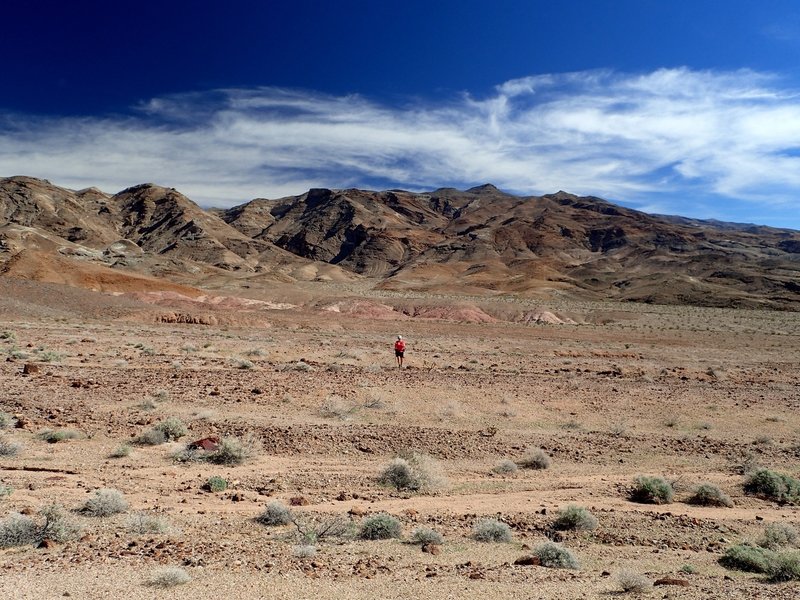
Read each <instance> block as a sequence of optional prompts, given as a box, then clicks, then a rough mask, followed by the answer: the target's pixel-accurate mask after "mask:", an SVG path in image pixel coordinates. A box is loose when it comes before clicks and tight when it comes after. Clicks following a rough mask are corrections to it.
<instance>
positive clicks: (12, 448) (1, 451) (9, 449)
mask: <svg viewBox="0 0 800 600" xmlns="http://www.w3.org/2000/svg"><path fill="white" fill-rule="evenodd" d="M21 451H22V444H18V443H17V442H12V441H11V440H9V439H7V438H5V437H3V436H0V456H2V457H3V458H12V457H14V456H17V455H18V454H19V453H20V452H21Z"/></svg>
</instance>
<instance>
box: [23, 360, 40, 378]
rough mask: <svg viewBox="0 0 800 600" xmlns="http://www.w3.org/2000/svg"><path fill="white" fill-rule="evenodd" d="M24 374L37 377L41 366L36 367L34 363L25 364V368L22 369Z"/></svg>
mask: <svg viewBox="0 0 800 600" xmlns="http://www.w3.org/2000/svg"><path fill="white" fill-rule="evenodd" d="M22 372H23V373H24V374H25V375H35V374H36V373H38V372H39V365H34V364H33V363H25V366H24V367H22Z"/></svg>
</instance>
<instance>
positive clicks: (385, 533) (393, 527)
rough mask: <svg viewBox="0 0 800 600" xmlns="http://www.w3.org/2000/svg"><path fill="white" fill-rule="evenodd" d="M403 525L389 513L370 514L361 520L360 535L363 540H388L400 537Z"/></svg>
mask: <svg viewBox="0 0 800 600" xmlns="http://www.w3.org/2000/svg"><path fill="white" fill-rule="evenodd" d="M402 531H403V526H402V525H401V524H400V521H398V520H397V519H396V518H395V517H393V516H392V515H390V514H388V513H378V514H376V515H370V516H369V517H366V518H365V519H364V520H363V521H362V522H361V527H360V528H359V530H358V537H360V538H361V539H362V540H388V539H392V538H399V537H400V535H401V533H402Z"/></svg>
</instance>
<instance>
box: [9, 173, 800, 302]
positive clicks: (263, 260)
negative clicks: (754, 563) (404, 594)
mask: <svg viewBox="0 0 800 600" xmlns="http://www.w3.org/2000/svg"><path fill="white" fill-rule="evenodd" d="M0 219H1V220H0V271H2V272H3V273H4V274H5V275H6V276H16V277H27V278H34V279H35V278H37V277H39V278H46V277H48V275H47V274H46V271H47V270H46V269H45V270H44V271H43V270H42V269H38V268H37V267H36V265H37V264H39V263H42V262H47V260H50V259H48V257H50V258H51V259H52V258H53V257H54V258H55V259H57V260H58V261H59V267H58V269H56V270H57V271H59V272H62V273H63V272H64V271H69V270H70V269H73V270H75V271H78V272H80V271H81V270H82V269H83V270H85V269H87V268H92V269H100V270H103V269H106V270H109V271H110V272H112V273H114V274H116V275H121V274H130V275H131V276H134V275H135V276H137V277H141V276H144V277H152V278H156V279H167V280H169V281H171V282H173V283H176V284H190V285H198V286H204V285H205V286H208V285H210V284H213V286H216V287H219V288H223V287H225V285H226V281H233V280H236V281H237V282H239V283H241V282H242V281H257V280H258V281H281V282H288V283H291V282H292V281H311V280H321V281H348V280H354V279H363V278H367V279H368V280H369V281H370V282H371V283H372V284H373V285H374V286H375V287H377V288H381V289H386V290H396V291H427V292H436V293H468V294H488V295H496V294H520V295H524V296H527V297H541V298H546V297H552V296H558V297H566V298H574V299H587V300H602V299H607V300H622V301H636V302H649V303H663V304H693V305H706V306H736V307H766V308H775V309H789V310H797V309H798V308H799V307H800V232H797V231H793V230H786V229H775V228H769V227H763V226H755V225H739V224H731V223H718V222H713V221H700V220H695V219H688V218H683V217H670V216H661V215H649V214H645V213H642V212H639V211H635V210H632V209H628V208H624V207H621V206H617V205H614V204H611V203H609V202H606V201H604V200H602V199H600V198H595V197H579V196H575V195H572V194H568V193H566V192H558V193H555V194H548V195H544V196H530V197H519V196H514V195H511V194H507V193H504V192H502V191H500V190H498V189H497V188H495V187H494V186H492V185H488V184H487V185H483V186H479V187H475V188H471V189H469V190H466V191H459V190H455V189H452V188H442V189H438V190H434V191H431V192H427V193H413V192H408V191H403V190H387V191H381V192H372V191H365V190H358V189H349V190H330V189H312V190H309V191H308V192H306V193H305V194H301V195H299V196H290V197H286V198H280V199H274V200H271V199H255V200H252V201H250V202H247V203H244V204H241V205H239V206H236V207H233V208H230V209H226V210H221V209H209V210H204V209H202V208H200V207H199V206H198V205H197V204H195V203H194V202H192V201H191V200H190V199H189V198H187V197H185V196H183V195H182V194H180V193H179V192H178V191H176V190H174V189H170V188H164V187H161V186H157V185H154V184H142V185H138V186H134V187H131V188H128V189H126V190H123V191H122V192H119V193H118V194H114V195H109V194H105V193H103V192H101V191H99V190H97V189H95V188H89V189H86V190H81V191H71V190H67V189H64V188H60V187H57V186H54V185H52V184H50V183H48V182H46V181H44V180H39V179H34V178H29V177H10V178H6V179H0ZM51 270H52V269H51ZM103 272H104V273H105V271H103ZM105 276H107V277H110V273H106V274H105ZM93 279H97V277H94V278H93ZM101 279H102V277H101ZM112 279H113V278H112ZM65 283H70V281H65ZM73 284H74V282H73ZM78 285H82V284H80V283H78ZM100 289H102V285H101V286H100Z"/></svg>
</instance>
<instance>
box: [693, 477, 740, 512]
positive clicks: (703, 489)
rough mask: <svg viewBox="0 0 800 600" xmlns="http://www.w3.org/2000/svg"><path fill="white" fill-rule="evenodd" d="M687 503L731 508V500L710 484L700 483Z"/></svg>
mask: <svg viewBox="0 0 800 600" xmlns="http://www.w3.org/2000/svg"><path fill="white" fill-rule="evenodd" d="M687 502H688V503H689V504H699V505H700V506H726V507H728V508H731V507H733V500H731V499H730V497H729V496H728V494H726V493H725V492H723V491H722V490H721V489H719V488H718V487H717V486H716V485H714V484H712V483H701V484H700V485H699V486H697V488H696V489H695V491H694V493H693V494H692V496H691V497H690V498H689V499H688V500H687Z"/></svg>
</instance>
